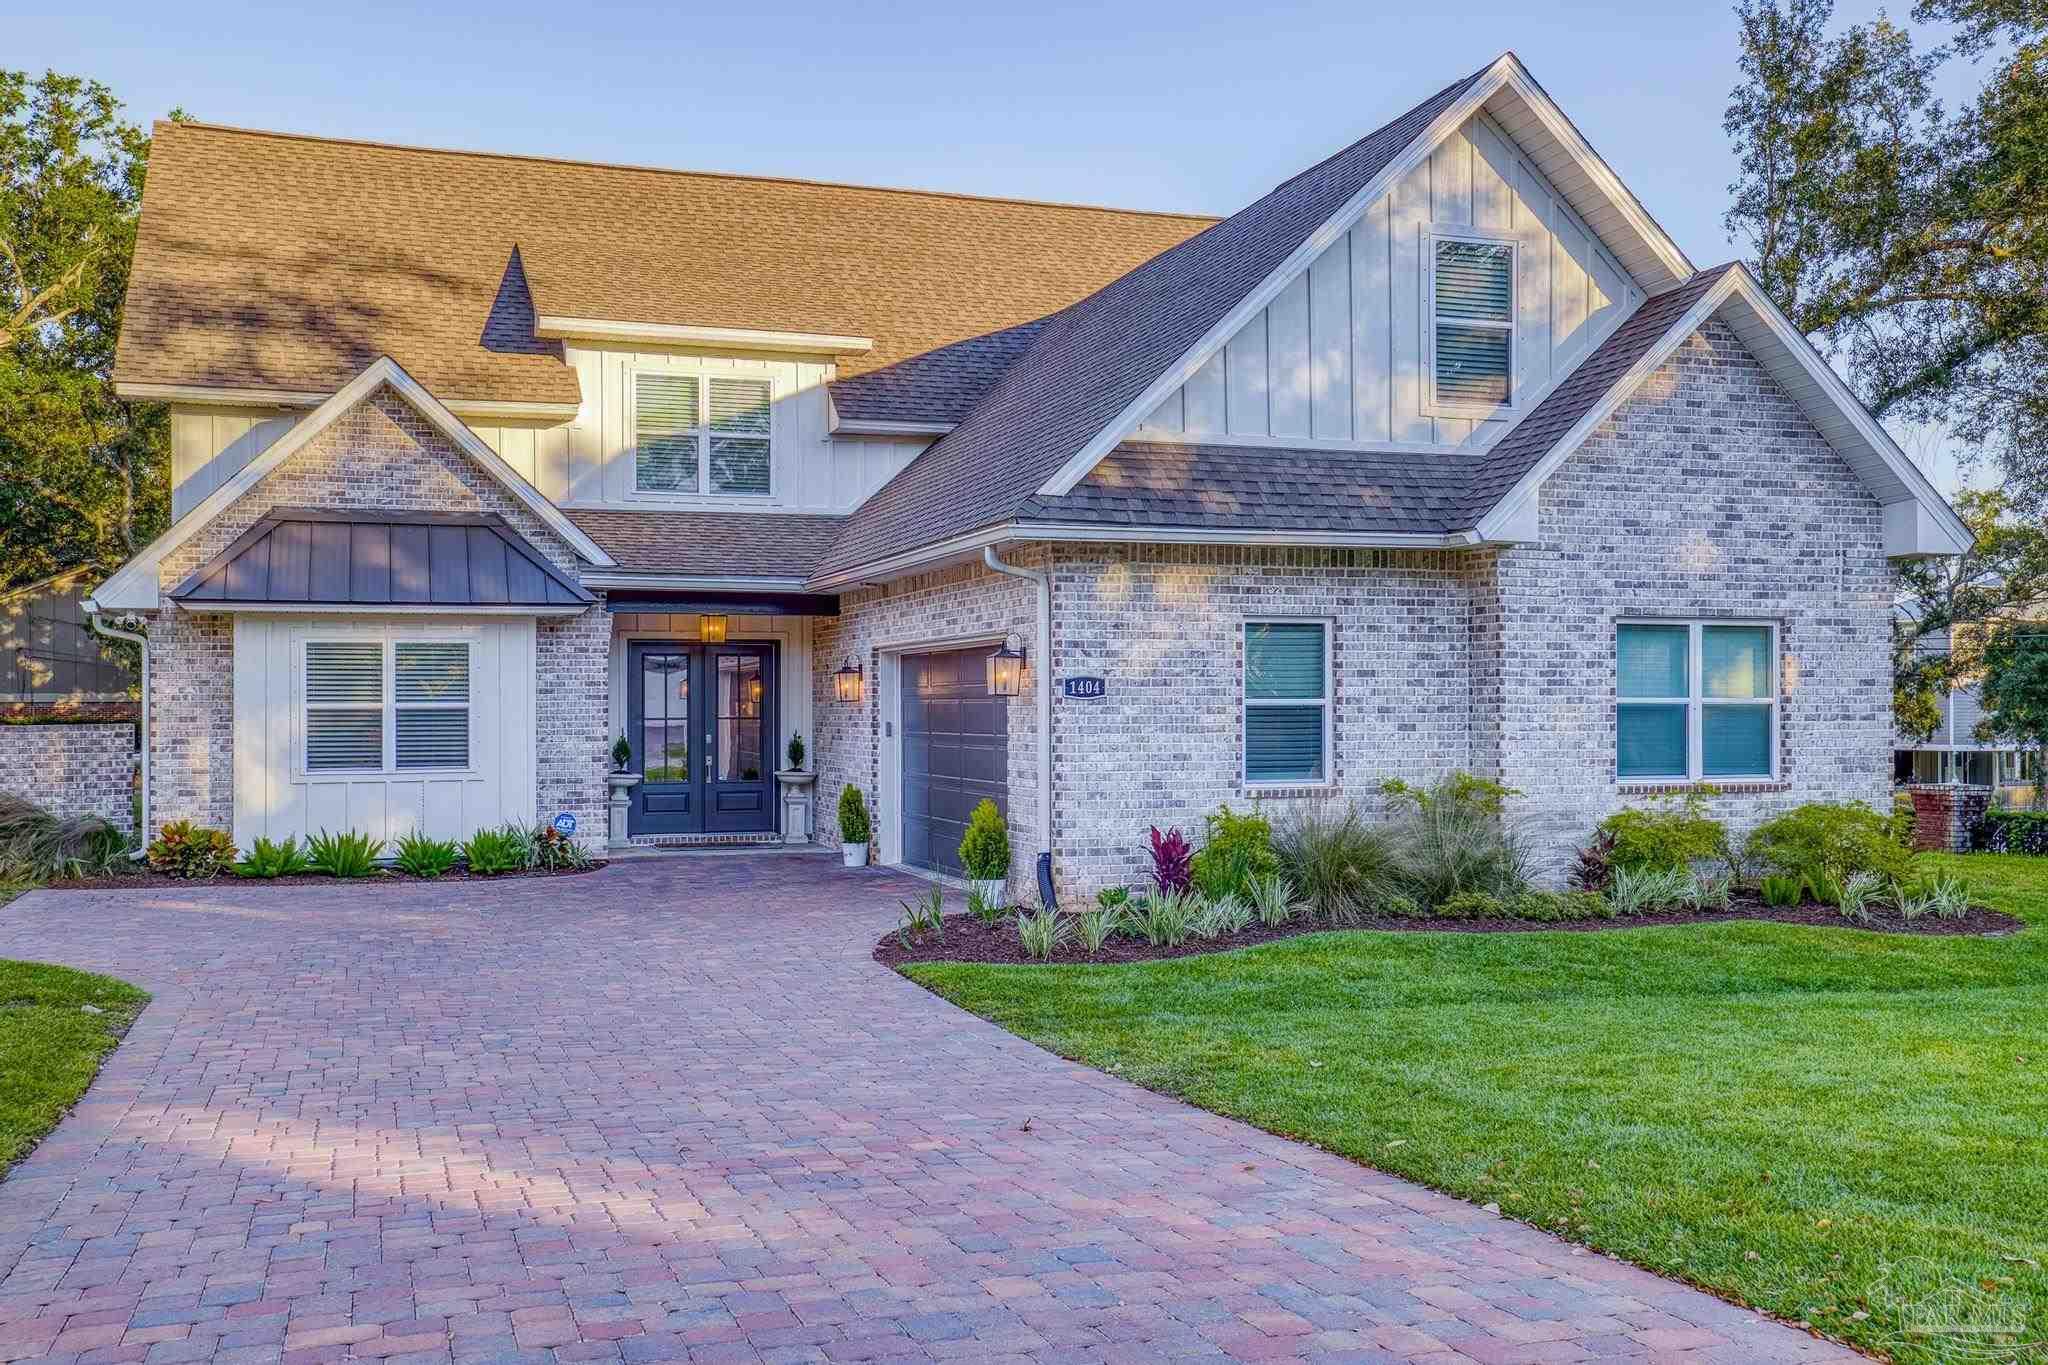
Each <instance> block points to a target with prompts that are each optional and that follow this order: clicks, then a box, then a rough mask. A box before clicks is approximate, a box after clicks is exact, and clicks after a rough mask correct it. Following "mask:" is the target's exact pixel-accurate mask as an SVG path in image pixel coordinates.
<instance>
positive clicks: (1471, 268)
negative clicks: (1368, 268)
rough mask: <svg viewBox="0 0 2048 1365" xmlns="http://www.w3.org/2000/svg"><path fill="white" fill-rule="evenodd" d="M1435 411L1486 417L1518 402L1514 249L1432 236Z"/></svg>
mask: <svg viewBox="0 0 2048 1365" xmlns="http://www.w3.org/2000/svg"><path fill="white" fill-rule="evenodd" d="M1429 260H1430V278H1429V300H1430V321H1431V326H1430V367H1429V368H1430V385H1431V396H1432V410H1433V411H1435V412H1437V413H1439V414H1449V415H1452V416H1477V417H1489V416H1492V415H1494V413H1495V412H1496V411H1497V410H1498V409H1500V408H1505V407H1512V406H1513V405H1514V400H1515V392H1514V374H1515V244H1514V243H1513V242H1512V241H1500V240H1494V239H1490V238H1484V237H1469V236H1463V235H1458V236H1452V235H1448V234H1445V233H1442V232H1438V233H1435V234H1432V237H1431V241H1430V257H1429Z"/></svg>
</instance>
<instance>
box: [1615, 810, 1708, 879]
mask: <svg viewBox="0 0 2048 1365" xmlns="http://www.w3.org/2000/svg"><path fill="white" fill-rule="evenodd" d="M1599 833H1601V834H1604V835H1606V836H1607V839H1608V841H1609V851H1608V854H1607V860H1608V863H1609V864H1610V865H1611V866H1612V867H1614V868H1617V869H1619V868H1631V869H1633V870H1635V871H1639V872H1672V871H1685V870H1688V869H1690V868H1691V867H1692V866H1693V865H1694V864H1695V863H1704V862H1727V861H1728V857H1729V848H1728V831H1727V830H1726V829H1724V828H1723V827H1722V825H1721V822H1720V821H1719V820H1716V819H1714V818H1713V817H1712V816H1710V815H1708V814H1707V813H1706V793H1704V792H1697V791H1694V792H1687V793H1686V794H1685V796H1684V798H1683V799H1674V798H1671V797H1659V798H1654V799H1652V800H1651V801H1650V802H1649V803H1648V804H1646V805H1641V806H1629V807H1627V808H1626V809H1623V810H1618V811H1616V812H1615V813H1614V814H1612V815H1610V816H1608V817H1607V818H1606V819H1605V820H1602V821H1601V822H1600V825H1599Z"/></svg>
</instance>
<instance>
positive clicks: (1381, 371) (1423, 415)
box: [1139, 114, 1643, 446]
mask: <svg viewBox="0 0 2048 1365" xmlns="http://www.w3.org/2000/svg"><path fill="white" fill-rule="evenodd" d="M1432 227H1438V228H1453V229H1458V230H1461V231H1467V232H1474V233H1481V234H1498V235H1499V236H1500V237H1501V238H1503V239H1506V240H1512V241H1514V242H1515V243H1516V244H1517V247H1518V251H1517V257H1518V267H1517V278H1516V280H1515V299H1516V306H1515V314H1516V316H1515V332H1516V339H1515V352H1514V354H1515V370H1516V373H1515V393H1516V394H1517V395H1518V400H1517V401H1518V404H1520V406H1518V408H1517V410H1516V411H1517V413H1519V412H1522V411H1526V405H1527V404H1528V403H1529V402H1532V401H1534V400H1535V398H1536V397H1537V396H1539V395H1540V394H1541V393H1542V392H1543V391H1544V390H1546V389H1548V388H1549V387H1550V386H1551V385H1552V384H1553V383H1554V382H1556V381H1557V380H1559V379H1562V378H1563V377H1564V376H1565V375H1567V374H1569V373H1570V372H1571V370H1572V368H1573V367H1574V366H1575V365H1577V364H1578V362H1579V361H1580V360H1582V359H1584V358H1585V356H1586V354H1587V353H1588V352H1589V351H1591V349H1592V348H1593V347H1594V346H1596V345H1598V344H1599V343H1600V341H1601V340H1603V339H1604V338H1605V337H1606V335H1607V334H1608V333H1609V332H1611V331H1612V330H1614V328H1615V327H1616V326H1617V325H1618V324H1619V323H1620V321H1621V319H1622V318H1624V317H1626V316H1627V315H1628V314H1629V313H1631V312H1633V311H1634V309H1635V307H1636V305H1637V304H1639V303H1641V302H1642V300H1643V290H1642V288H1641V287H1640V286H1639V285H1637V284H1636V283H1635V282H1634V281H1633V280H1631V279H1630V278H1629V276H1628V275H1627V274H1626V273H1625V272H1624V271H1623V270H1622V268H1621V265H1620V263H1619V262H1618V261H1616V260H1615V259H1614V257H1613V256H1612V255H1611V254H1610V253H1609V252H1608V251H1607V249H1606V248H1605V247H1604V246H1602V245H1601V244H1600V242H1599V240H1598V239H1597V238H1595V237H1594V235H1593V234H1592V232H1591V231H1590V230H1589V229H1588V228H1587V227H1586V225H1585V224H1584V223H1583V222H1582V221H1580V219H1579V218H1578V216H1577V215H1576V214H1574V213H1573V212H1572V211H1571V209H1570V208H1569V207H1567V206H1566V204H1565V201H1564V199H1563V197H1562V196H1560V195H1559V194H1558V193H1557V192H1556V191H1555V190H1554V189H1552V188H1551V185H1550V182H1549V181H1547V180H1546V179H1544V177H1543V175H1542V173H1541V172H1539V171H1538V170H1537V169H1536V167H1535V165H1534V164H1533V163H1532V162H1531V161H1530V160H1529V159H1528V158H1527V157H1525V156H1524V155H1522V153H1521V151H1520V149H1519V148H1517V147H1516V146H1515V144H1514V143H1513V142H1511V141H1510V140H1509V139H1508V137H1507V135H1506V134H1505V133H1503V132H1501V131H1500V129H1499V128H1498V127H1497V126H1496V125H1495V124H1494V123H1493V122H1492V121H1491V120H1490V119H1488V118H1487V117H1486V116H1485V115H1483V114H1482V115H1475V116H1474V117H1473V118H1472V119H1471V120H1470V121H1468V122H1467V123H1466V124H1465V125H1464V126H1463V127H1462V128H1460V129H1459V130H1458V131H1457V132H1455V133H1453V134H1452V135H1451V136H1450V137H1448V138H1446V139H1445V140H1444V142H1443V144H1442V145H1441V146H1439V147H1438V148H1437V149H1436V151H1435V152H1433V153H1432V154H1431V155H1430V157H1429V158H1428V159H1427V160H1426V161H1424V162H1423V163H1422V164H1420V165H1418V166H1417V167H1416V168H1415V169H1414V170H1412V171H1410V172H1409V173H1408V174H1407V175H1406V176H1404V177H1403V178H1402V179H1401V180H1400V181H1398V182H1396V184H1395V185H1394V187H1393V189H1392V190H1391V191H1389V192H1388V193H1387V194H1385V195H1382V196H1381V197H1380V198H1379V199H1378V200H1377V201H1375V202H1374V203H1373V204H1372V206H1371V207H1370V208H1368V209H1367V210H1366V212H1365V216H1364V217H1363V218H1362V219H1360V221H1359V222H1358V224H1357V225H1356V226H1355V227H1354V228H1353V229H1352V230H1351V231H1350V232H1348V233H1346V234H1345V235H1344V236H1343V237H1342V238H1340V239H1339V240H1337V241H1336V242H1334V243H1332V244H1331V245H1330V247H1329V248H1328V249H1327V250H1326V251H1324V252H1323V254H1322V255H1320V256H1318V257H1317V258H1316V259H1315V260H1314V261H1312V262H1311V263H1310V265H1309V268H1308V269H1307V270H1306V271H1304V272H1303V273H1302V274H1300V275H1297V276H1296V277H1295V278H1294V279H1293V280H1291V281H1289V282H1288V284H1287V286H1286V288H1284V289H1283V290H1281V292H1280V295H1279V297H1278V298H1275V299H1274V300H1273V301H1272V303H1270V304H1268V305H1267V306H1266V308H1265V309H1264V311H1262V312H1261V313H1260V314H1259V315H1258V316H1257V317H1255V318H1253V319H1251V320H1250V321H1249V322H1247V323H1246V324H1245V325H1244V327H1243V328H1241V329H1240V330H1239V331H1238V333H1237V334H1236V335H1235V336H1233V337H1231V339H1230V340H1229V341H1228V342H1227V343H1226V344H1225V345H1224V347H1223V348H1222V349H1221V350H1219V351H1218V352H1217V353H1216V354H1215V355H1213V356H1211V357H1210V358H1209V360H1208V361H1207V362H1206V363H1205V364H1204V365H1203V366H1202V368H1201V369H1200V370H1199V371H1197V372H1196V374H1195V375H1194V377H1193V378H1191V379H1190V380H1188V382H1187V383H1186V384H1184V385H1182V386H1181V387H1180V388H1179V389H1178V390H1176V391H1175V392H1174V393H1172V394H1171V395H1169V396H1168V397H1167V399H1166V400H1165V401H1164V402H1163V403H1161V404H1160V405H1159V406H1158V407H1157V408H1156V409H1154V410H1153V412H1152V413H1151V415H1149V416H1148V417H1147V418H1146V419H1145V420H1144V422H1143V423H1141V424H1140V426H1139V432H1140V433H1141V434H1146V435H1153V436H1159V435H1168V436H1171V435H1186V436H1202V437H1232V436H1243V437H1251V438H1253V439H1254V440H1284V439H1288V438H1293V439H1296V440H1313V441H1318V442H1321V441H1338V442H1361V443H1374V442H1423V443H1428V444H1433V445H1447V446H1456V445H1465V444H1486V443H1488V442H1490V441H1492V440H1494V439H1496V438H1497V437H1498V436H1499V435H1500V434H1501V433H1502V432H1504V431H1506V430H1507V428H1508V425H1509V423H1508V422H1506V421H1504V420H1494V421H1474V420H1473V419H1472V418H1469V417H1442V416H1432V415H1431V414H1430V412H1429V411H1428V404H1427V403H1426V401H1425V400H1426V398H1427V395H1428V388H1427V385H1426V382H1425V380H1426V376H1425V375H1424V373H1423V363H1424V360H1423V358H1424V356H1425V354H1426V347H1425V343H1424V329H1425V328H1426V327H1428V326H1429V321H1430V320H1429V318H1428V317H1427V316H1426V315H1425V310H1426V308H1427V307H1428V300H1427V299H1426V298H1425V297H1424V289H1425V286H1424V281H1425V280H1426V278H1427V274H1426V271H1425V269H1424V260H1423V250H1424V243H1425V239H1426V237H1427V234H1428V232H1429V230H1430V229H1431V228H1432Z"/></svg>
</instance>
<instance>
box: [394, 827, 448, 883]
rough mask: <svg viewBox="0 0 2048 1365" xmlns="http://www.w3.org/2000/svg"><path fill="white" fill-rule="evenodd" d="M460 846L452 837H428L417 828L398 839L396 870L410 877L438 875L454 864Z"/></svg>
mask: <svg viewBox="0 0 2048 1365" xmlns="http://www.w3.org/2000/svg"><path fill="white" fill-rule="evenodd" d="M461 856H462V846H461V845H459V844H457V843H456V842H455V841H454V840H453V839H430V838H428V837H427V836H426V835H425V834H422V833H421V832H420V831H418V830H413V831H411V832H410V833H408V834H407V835H406V836H405V837H404V838H403V839H400V840H399V841H398V857H397V858H396V859H395V862H396V863H397V866H398V870H399V871H400V872H403V873H405V874H406V875H407V876H410V877H438V876H440V875H441V874H442V873H444V872H446V871H448V870H449V869H450V868H452V867H454V866H455V860H456V859H457V858H459V857H461Z"/></svg>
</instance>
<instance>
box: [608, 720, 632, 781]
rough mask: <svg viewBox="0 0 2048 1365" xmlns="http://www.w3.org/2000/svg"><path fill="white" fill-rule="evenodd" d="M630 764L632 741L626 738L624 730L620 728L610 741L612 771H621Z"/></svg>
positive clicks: (630, 765)
mask: <svg viewBox="0 0 2048 1365" xmlns="http://www.w3.org/2000/svg"><path fill="white" fill-rule="evenodd" d="M632 766H633V741H632V740H630V739H627V738H626V732H625V731H624V730H621V731H619V737H618V738H617V739H615V740H613V741H612V771H613V772H615V773H622V772H625V771H626V770H627V769H628V768H630V767H632Z"/></svg>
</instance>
